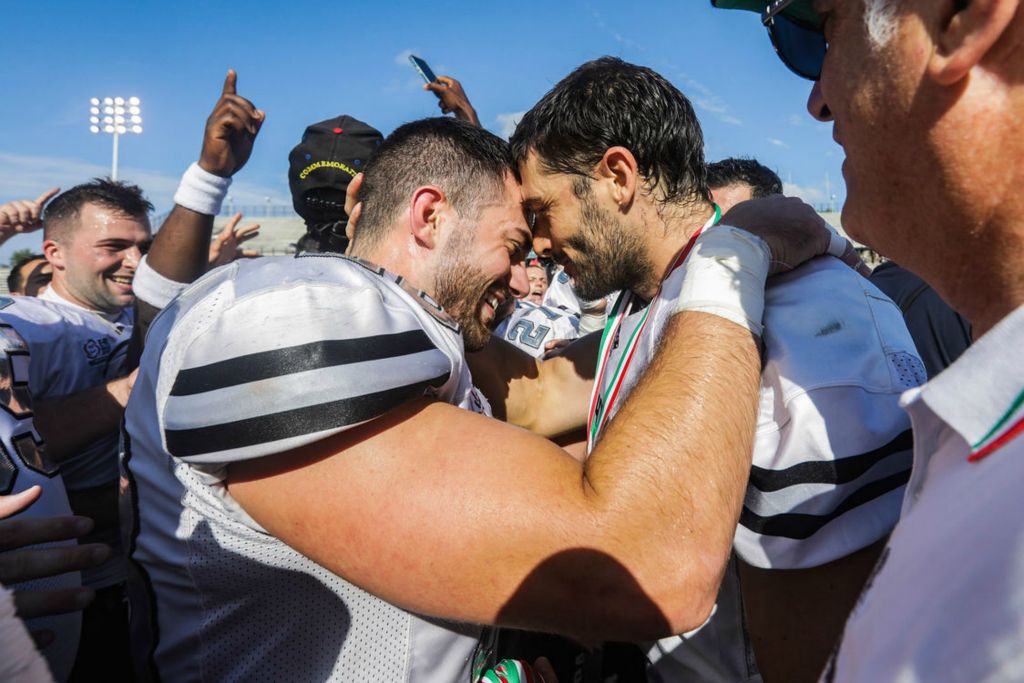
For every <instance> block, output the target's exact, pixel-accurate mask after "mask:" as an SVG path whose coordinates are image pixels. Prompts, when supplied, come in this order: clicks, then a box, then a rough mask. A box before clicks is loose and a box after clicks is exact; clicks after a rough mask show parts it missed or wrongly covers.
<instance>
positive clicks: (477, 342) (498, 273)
mask: <svg viewBox="0 0 1024 683" xmlns="http://www.w3.org/2000/svg"><path fill="white" fill-rule="evenodd" d="M479 211H480V213H479V216H478V217H476V219H475V220H468V219H463V218H458V217H456V218H455V219H454V221H453V222H454V225H452V226H451V227H450V228H449V231H448V236H447V238H446V240H445V242H444V243H443V244H442V245H441V247H440V249H441V251H440V254H439V258H438V262H437V265H436V268H435V277H434V287H433V295H434V298H435V299H436V300H437V302H438V303H439V304H441V306H443V307H444V309H445V311H447V312H448V314H449V315H451V316H452V317H453V318H455V320H456V321H457V322H458V323H459V325H460V326H461V327H462V336H463V340H464V342H465V345H466V348H467V349H468V350H470V351H477V350H479V349H482V348H483V347H484V346H486V344H487V342H488V340H489V339H490V335H491V330H492V329H494V326H495V325H497V324H498V321H499V320H500V319H501V318H502V317H503V314H504V313H506V310H507V308H508V307H509V306H510V305H513V304H514V297H516V296H521V295H522V293H523V292H526V291H527V290H528V289H529V284H528V281H527V277H526V268H525V265H524V263H525V259H526V255H527V254H528V253H529V251H530V230H529V227H528V226H527V223H526V217H525V216H524V214H523V209H522V196H521V194H520V192H519V185H518V184H517V183H516V181H515V179H514V178H512V176H511V174H509V175H508V176H507V177H506V179H505V187H504V192H503V193H502V196H501V198H500V201H498V202H493V203H489V204H485V205H483V206H481V207H480V210H479Z"/></svg>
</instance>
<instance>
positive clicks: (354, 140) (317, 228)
mask: <svg viewBox="0 0 1024 683" xmlns="http://www.w3.org/2000/svg"><path fill="white" fill-rule="evenodd" d="M382 139H383V136H381V134H380V132H379V131H378V130H376V129H375V128H372V127H370V126H368V125H366V124H365V123H363V122H362V121H358V120H356V119H354V118H352V117H351V116H338V117H336V118H333V119H328V120H326V121H321V122H319V123H314V124H312V125H310V126H309V127H307V128H306V132H305V133H303V135H302V141H301V142H300V143H299V144H298V145H296V147H295V148H294V149H292V151H291V153H290V154H289V155H288V186H289V187H290V188H291V193H292V204H293V206H294V207H295V212H296V213H298V214H299V215H300V216H302V219H303V220H304V221H305V222H306V234H305V235H303V236H302V237H301V238H299V242H298V250H299V251H300V252H302V251H311V252H321V251H322V252H334V253H338V254H341V253H344V252H345V249H346V248H347V247H348V241H349V238H348V236H347V235H346V234H345V228H346V226H347V225H348V214H347V213H345V190H346V189H347V188H348V185H349V183H350V182H352V178H353V177H355V176H356V174H358V173H360V172H361V171H362V170H363V168H364V166H365V165H366V162H367V161H368V160H369V159H370V157H371V156H373V153H374V151H376V149H377V147H378V146H379V145H380V143H381V140H382Z"/></svg>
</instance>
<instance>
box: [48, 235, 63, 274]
mask: <svg viewBox="0 0 1024 683" xmlns="http://www.w3.org/2000/svg"><path fill="white" fill-rule="evenodd" d="M43 256H45V257H46V260H47V261H49V262H50V265H52V266H53V269H54V270H63V269H64V249H63V248H62V247H61V245H60V244H58V243H57V242H54V241H53V240H43Z"/></svg>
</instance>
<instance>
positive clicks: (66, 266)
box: [43, 203, 150, 313]
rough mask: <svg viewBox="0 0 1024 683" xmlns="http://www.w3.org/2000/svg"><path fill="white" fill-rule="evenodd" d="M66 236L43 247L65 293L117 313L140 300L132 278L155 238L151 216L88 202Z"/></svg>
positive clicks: (86, 304)
mask: <svg viewBox="0 0 1024 683" xmlns="http://www.w3.org/2000/svg"><path fill="white" fill-rule="evenodd" d="M64 234H65V235H67V236H66V237H61V238H60V239H59V241H54V240H47V241H46V242H45V243H44V245H43V248H44V251H45V253H46V256H47V259H48V260H49V261H50V263H51V264H53V284H52V286H53V287H54V288H55V291H56V292H57V293H58V294H59V295H61V296H62V297H64V298H66V299H68V300H70V301H72V302H74V303H77V304H79V305H80V306H84V307H86V308H89V309H91V310H94V311H101V312H104V313H117V312H118V311H120V310H121V309H122V308H124V307H125V306H128V305H129V304H131V303H133V302H134V301H135V293H134V292H133V291H132V280H133V279H134V277H135V269H136V268H137V267H138V265H139V260H140V259H141V258H142V252H143V250H144V249H145V245H146V244H147V243H148V241H149V239H150V228H149V219H148V218H146V217H145V216H128V215H125V214H124V213H121V212H119V211H118V210H117V209H111V208H108V207H106V206H103V205H100V204H93V203H86V204H83V205H82V207H81V209H80V210H79V212H78V215H77V219H75V225H74V226H73V227H70V229H68V230H66V231H65V232H64Z"/></svg>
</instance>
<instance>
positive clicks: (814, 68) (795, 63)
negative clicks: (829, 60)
mask: <svg viewBox="0 0 1024 683" xmlns="http://www.w3.org/2000/svg"><path fill="white" fill-rule="evenodd" d="M798 1H799V0H774V2H771V3H769V4H768V6H767V7H765V9H764V11H763V12H762V13H761V23H762V24H764V26H765V27H766V28H767V29H768V37H769V38H771V41H772V46H773V47H774V48H775V52H776V53H777V54H778V55H779V59H781V60H782V63H783V64H785V65H786V66H787V67H789V70H790V71H792V72H793V73H795V74H796V75H797V76H800V77H802V78H806V79H809V80H812V81H816V80H818V79H819V78H821V65H822V63H824V61H825V53H826V52H828V41H826V40H825V34H824V32H823V31H822V29H821V27H820V26H815V25H813V24H811V23H809V22H805V21H802V20H800V19H797V18H795V17H792V16H790V15H787V14H783V13H782V12H783V11H784V10H785V9H786V8H787V7H789V6H790V5H792V4H793V3H794V2H798Z"/></svg>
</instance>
